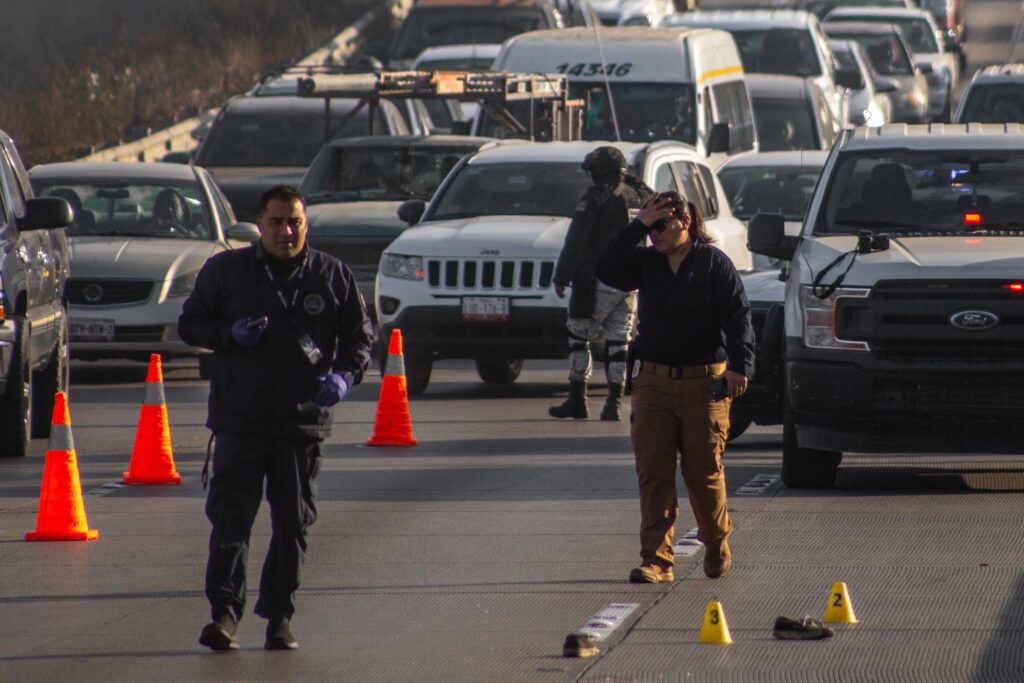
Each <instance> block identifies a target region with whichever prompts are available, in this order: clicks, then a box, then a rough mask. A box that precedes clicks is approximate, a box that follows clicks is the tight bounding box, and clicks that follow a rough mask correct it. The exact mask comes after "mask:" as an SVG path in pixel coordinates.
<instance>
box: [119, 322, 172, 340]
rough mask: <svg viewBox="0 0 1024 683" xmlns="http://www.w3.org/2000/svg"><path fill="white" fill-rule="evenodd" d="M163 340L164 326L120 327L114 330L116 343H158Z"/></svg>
mask: <svg viewBox="0 0 1024 683" xmlns="http://www.w3.org/2000/svg"><path fill="white" fill-rule="evenodd" d="M163 339H164V326H163V325H118V326H117V327H115V328H114V341H119V342H158V341H163Z"/></svg>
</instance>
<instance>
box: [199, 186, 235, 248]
mask: <svg viewBox="0 0 1024 683" xmlns="http://www.w3.org/2000/svg"><path fill="white" fill-rule="evenodd" d="M206 186H207V187H208V188H210V194H211V195H213V211H214V213H216V214H217V219H218V220H219V221H220V225H221V229H222V230H223V231H224V236H225V237H227V231H228V228H230V227H231V226H232V225H234V224H235V222H236V219H235V212H234V211H233V210H232V209H231V202H229V201H228V199H227V197H225V196H224V193H223V192H221V190H220V187H219V186H218V185H217V183H216V181H214V180H213V178H211V177H209V176H207V177H206Z"/></svg>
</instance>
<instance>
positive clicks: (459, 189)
mask: <svg viewBox="0 0 1024 683" xmlns="http://www.w3.org/2000/svg"><path fill="white" fill-rule="evenodd" d="M589 185H590V177H589V176H588V175H587V174H586V172H584V170H583V169H582V168H581V167H580V164H579V162H572V163H569V162H560V163H550V162H548V163H528V162H525V161H524V162H508V163H493V164H468V165H466V166H463V167H462V170H461V171H459V174H458V175H457V176H455V177H454V178H453V179H452V181H451V183H450V184H449V185H448V186H447V189H446V190H445V192H444V194H443V195H440V196H439V197H438V198H437V205H436V208H435V209H434V211H433V213H432V215H431V217H430V220H434V221H440V220H450V219H454V218H470V217H473V216H563V217H566V218H569V217H571V216H572V215H573V213H574V212H575V210H576V205H577V203H578V202H579V199H580V197H581V196H583V193H584V192H585V191H586V189H587V187H588V186H589Z"/></svg>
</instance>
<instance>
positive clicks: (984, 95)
mask: <svg viewBox="0 0 1024 683" xmlns="http://www.w3.org/2000/svg"><path fill="white" fill-rule="evenodd" d="M969 121H977V122H978V123H1024V83H1000V84H997V85H975V86H973V87H971V88H970V89H969V90H968V91H967V101H966V102H965V103H964V109H963V114H961V115H960V121H959V122H960V123H967V122H969Z"/></svg>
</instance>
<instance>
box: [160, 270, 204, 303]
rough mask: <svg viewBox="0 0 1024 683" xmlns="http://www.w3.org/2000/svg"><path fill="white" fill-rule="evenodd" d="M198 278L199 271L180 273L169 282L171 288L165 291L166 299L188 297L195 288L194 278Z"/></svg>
mask: <svg viewBox="0 0 1024 683" xmlns="http://www.w3.org/2000/svg"><path fill="white" fill-rule="evenodd" d="M198 276H199V271H198V270H193V271H190V272H188V273H182V274H181V275H179V276H177V277H176V278H174V279H173V280H171V286H170V287H169V288H168V289H167V297H168V298H170V297H172V296H188V295H189V294H191V293H192V289H193V288H194V287H195V286H196V277H198Z"/></svg>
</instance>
